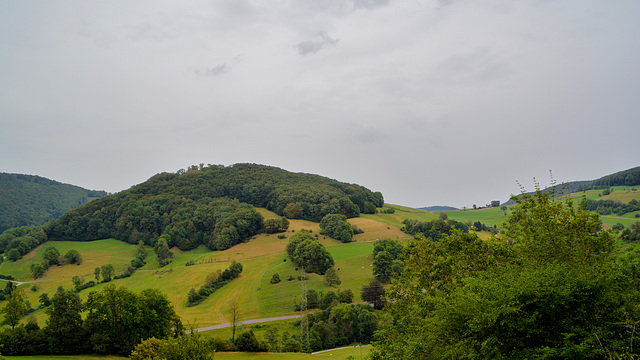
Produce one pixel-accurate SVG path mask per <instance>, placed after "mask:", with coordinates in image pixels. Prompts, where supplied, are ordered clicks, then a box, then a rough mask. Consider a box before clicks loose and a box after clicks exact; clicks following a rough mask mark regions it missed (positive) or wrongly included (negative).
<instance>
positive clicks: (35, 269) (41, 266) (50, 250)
mask: <svg viewBox="0 0 640 360" xmlns="http://www.w3.org/2000/svg"><path fill="white" fill-rule="evenodd" d="M67 264H76V265H80V264H82V256H81V255H80V253H79V252H78V250H73V249H72V250H69V251H67V253H66V254H64V255H63V256H60V252H59V251H58V249H56V248H55V247H53V246H48V247H47V248H46V249H45V251H44V253H43V254H42V261H41V262H35V263H33V264H31V276H32V277H33V278H34V279H38V278H41V277H42V276H44V274H45V273H46V271H47V270H49V268H50V267H51V266H52V265H67Z"/></svg>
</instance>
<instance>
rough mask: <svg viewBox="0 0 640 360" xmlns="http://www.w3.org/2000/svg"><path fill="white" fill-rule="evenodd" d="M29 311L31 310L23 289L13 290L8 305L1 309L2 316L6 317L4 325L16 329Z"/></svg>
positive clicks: (3, 321)
mask: <svg viewBox="0 0 640 360" xmlns="http://www.w3.org/2000/svg"><path fill="white" fill-rule="evenodd" d="M27 310H29V306H28V305H27V299H26V296H25V294H24V291H23V290H22V289H16V290H13V291H12V292H11V295H9V299H8V300H7V303H6V304H5V305H4V307H3V308H2V309H0V314H2V315H4V318H3V320H2V324H3V325H9V326H11V329H12V330H13V329H15V327H16V325H18V324H19V323H20V319H22V317H23V316H24V315H25V314H26V312H27Z"/></svg>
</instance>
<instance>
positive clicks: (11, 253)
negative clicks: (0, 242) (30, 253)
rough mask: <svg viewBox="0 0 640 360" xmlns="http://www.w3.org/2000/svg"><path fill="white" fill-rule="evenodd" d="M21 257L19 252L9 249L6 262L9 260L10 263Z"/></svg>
mask: <svg viewBox="0 0 640 360" xmlns="http://www.w3.org/2000/svg"><path fill="white" fill-rule="evenodd" d="M21 257H22V256H21V255H20V252H19V251H18V249H11V250H9V252H8V253H7V260H10V261H17V260H19V259H20V258H21Z"/></svg>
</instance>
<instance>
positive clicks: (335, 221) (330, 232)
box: [320, 214, 353, 243]
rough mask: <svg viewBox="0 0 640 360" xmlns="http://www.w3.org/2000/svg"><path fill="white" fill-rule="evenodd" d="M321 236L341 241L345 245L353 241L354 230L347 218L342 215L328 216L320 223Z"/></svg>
mask: <svg viewBox="0 0 640 360" xmlns="http://www.w3.org/2000/svg"><path fill="white" fill-rule="evenodd" d="M320 234H323V235H327V236H329V237H330V238H333V239H336V240H340V241H341V242H343V243H348V242H351V241H353V229H352V228H351V225H350V224H349V223H348V222H347V217H346V216H344V215H341V214H327V215H325V216H324V217H323V218H322V220H321V221H320Z"/></svg>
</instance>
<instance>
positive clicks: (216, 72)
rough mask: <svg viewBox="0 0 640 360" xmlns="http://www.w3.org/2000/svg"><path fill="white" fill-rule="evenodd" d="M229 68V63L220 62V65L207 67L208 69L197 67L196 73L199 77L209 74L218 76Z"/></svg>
mask: <svg viewBox="0 0 640 360" xmlns="http://www.w3.org/2000/svg"><path fill="white" fill-rule="evenodd" d="M227 70H228V68H227V64H226V63H225V64H220V65H218V66H215V67H212V68H207V69H202V70H199V69H196V70H194V73H195V74H196V75H197V76H199V77H205V76H207V77H208V76H212V77H215V76H218V75H220V74H222V73H225V72H227Z"/></svg>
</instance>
